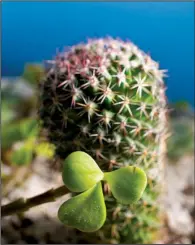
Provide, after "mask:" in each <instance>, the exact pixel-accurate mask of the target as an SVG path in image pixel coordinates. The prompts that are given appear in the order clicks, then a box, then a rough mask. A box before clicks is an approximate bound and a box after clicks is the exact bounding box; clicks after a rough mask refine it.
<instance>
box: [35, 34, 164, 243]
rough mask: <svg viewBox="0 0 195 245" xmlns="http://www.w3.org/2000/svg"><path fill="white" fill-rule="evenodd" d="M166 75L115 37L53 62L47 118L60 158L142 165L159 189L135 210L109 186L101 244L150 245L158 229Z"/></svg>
mask: <svg viewBox="0 0 195 245" xmlns="http://www.w3.org/2000/svg"><path fill="white" fill-rule="evenodd" d="M163 76H164V71H163V70H159V67H158V63H156V62H154V61H153V60H152V59H151V58H150V56H148V55H147V54H145V53H144V52H142V51H141V50H139V49H138V48H137V47H136V46H135V45H134V44H133V43H131V42H124V41H121V40H115V39H112V38H105V39H95V40H89V41H88V42H87V43H86V44H79V45H76V46H73V47H71V48H70V49H69V50H68V51H67V52H63V53H59V54H57V56H56V58H55V59H54V60H51V61H48V67H47V72H46V76H45V78H44V79H43V81H42V83H41V87H40V93H41V96H40V98H41V100H40V109H39V115H40V118H41V120H42V123H43V128H45V129H46V130H47V133H48V138H49V140H50V141H51V142H52V143H53V144H54V145H55V146H56V154H57V155H58V156H60V157H61V158H62V159H64V158H65V157H67V155H68V154H70V153H71V152H74V151H84V152H86V153H88V154H89V155H91V156H92V157H93V158H94V160H95V161H96V162H97V164H98V165H99V167H100V168H101V170H102V171H113V170H115V169H118V168H121V167H123V166H128V165H134V166H138V167H141V168H142V169H143V170H144V171H146V173H147V177H148V178H149V180H150V181H149V183H151V184H150V186H147V191H146V194H145V199H144V196H143V198H142V199H141V200H140V201H139V202H138V203H137V204H134V205H133V206H131V207H129V206H128V205H119V204H117V202H116V201H115V200H114V198H113V197H112V195H111V194H110V192H109V189H108V188H107V185H105V190H104V195H105V198H106V206H107V212H108V216H107V220H106V223H105V225H104V226H103V228H102V229H100V230H99V231H98V232H97V233H96V235H97V237H98V239H99V241H100V242H103V243H104V242H105V243H115V242H116V243H121V242H123V243H125V242H126V241H127V242H128V243H145V242H150V241H151V236H150V235H151V234H153V230H155V229H158V222H157V216H158V215H157V214H156V212H157V210H158V208H157V205H156V199H157V197H156V193H157V191H156V189H158V188H157V187H156V185H157V183H159V181H158V180H157V177H159V175H160V172H159V171H160V168H161V166H162V157H163V151H164V150H163V149H164V147H163V145H164V144H163V141H164V138H165V137H164V135H165V130H164V129H165V121H166V120H165V119H166V117H165V112H166V99H165V93H164V92H165V88H164V83H163ZM154 170H156V171H157V177H156V176H154V175H153V173H154ZM154 196H155V197H154ZM143 203H144V204H145V205H143ZM117 210H118V211H117ZM151 210H152V211H151ZM129 213H131V214H132V215H131V217H129V215H128V214H129ZM138 230H139V232H138ZM145 232H146V233H147V235H143V234H144V233H145ZM87 237H88V238H89V234H88V235H87ZM92 237H95V235H94V234H93V235H92ZM113 241H114V242H113Z"/></svg>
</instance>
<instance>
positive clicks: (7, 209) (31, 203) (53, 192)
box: [1, 186, 70, 216]
mask: <svg viewBox="0 0 195 245" xmlns="http://www.w3.org/2000/svg"><path fill="white" fill-rule="evenodd" d="M69 192H70V191H69V190H68V189H67V188H66V187H65V186H60V187H58V188H57V189H50V190H49V191H46V192H44V193H43V194H40V195H37V196H34V197H31V198H27V199H26V198H19V199H18V200H16V201H13V202H11V203H9V204H6V205H3V206H1V216H8V215H12V214H16V213H21V212H25V211H27V210H28V209H30V208H32V207H35V206H38V205H41V204H44V203H48V202H54V201H56V198H58V197H61V196H63V195H65V194H68V193H69Z"/></svg>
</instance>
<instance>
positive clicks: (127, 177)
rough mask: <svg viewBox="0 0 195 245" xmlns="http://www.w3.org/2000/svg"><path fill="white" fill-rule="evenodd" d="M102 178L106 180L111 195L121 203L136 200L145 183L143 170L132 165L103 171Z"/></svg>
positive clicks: (139, 196)
mask: <svg viewBox="0 0 195 245" xmlns="http://www.w3.org/2000/svg"><path fill="white" fill-rule="evenodd" d="M104 180H106V181H107V182H108V184H109V186H110V189H111V192H112V194H113V196H114V197H115V198H116V199H117V200H118V201H119V202H121V203H123V204H131V203H134V202H136V201H138V200H139V199H140V198H141V196H142V194H143V192H144V190H145V188H146V184H147V177H146V174H145V172H144V171H143V170H142V169H140V168H137V167H134V166H128V167H124V168H120V169H118V170H115V171H113V172H109V173H105V174H104Z"/></svg>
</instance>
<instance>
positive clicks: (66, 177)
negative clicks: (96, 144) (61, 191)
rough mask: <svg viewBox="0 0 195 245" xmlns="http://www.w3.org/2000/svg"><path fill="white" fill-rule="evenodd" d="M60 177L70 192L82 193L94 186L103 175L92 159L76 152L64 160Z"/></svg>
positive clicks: (83, 153)
mask: <svg viewBox="0 0 195 245" xmlns="http://www.w3.org/2000/svg"><path fill="white" fill-rule="evenodd" d="M62 176H63V181H64V184H65V185H66V186H67V188H68V189H69V190H70V191H72V192H82V191H85V190H87V189H89V188H91V187H92V186H94V185H95V184H96V183H97V182H99V181H100V180H101V179H102V178H103V176H104V175H103V173H102V171H101V169H100V168H99V167H98V165H97V164H96V162H95V161H94V160H93V158H92V157H90V156H89V155H88V154H86V153H85V152H81V151H77V152H73V153H71V154H70V155H69V156H68V157H67V158H66V159H65V161H64V164H63V174H62Z"/></svg>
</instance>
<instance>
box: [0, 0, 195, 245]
mask: <svg viewBox="0 0 195 245" xmlns="http://www.w3.org/2000/svg"><path fill="white" fill-rule="evenodd" d="M105 36H112V37H114V38H115V37H119V38H121V39H123V40H131V41H132V42H134V43H135V44H136V45H137V46H138V47H139V48H140V49H142V50H144V51H145V52H146V53H149V54H150V55H151V56H152V58H153V59H154V60H156V61H157V62H159V63H160V68H161V69H167V70H168V73H167V74H168V77H167V78H166V79H165V83H166V87H167V93H166V94H167V99H168V103H169V112H170V113H169V117H170V132H171V136H170V137H169V139H168V152H167V166H166V170H165V172H166V181H167V183H168V194H167V195H166V197H164V203H165V209H166V211H167V230H168V232H167V235H166V236H165V237H164V238H162V241H161V242H162V243H166V242H170V241H171V242H173V243H176V244H177V243H182V242H183V243H186V244H190V243H192V242H193V241H195V239H194V234H193V227H194V216H195V210H194V175H193V168H194V164H193V163H194V137H193V136H194V3H193V2H175V3H174V2H120V3H119V2H110V3H109V2H91V3H90V2H17V1H15V2H3V3H2V66H1V75H2V79H1V90H2V91H1V100H2V104H1V123H2V129H1V132H2V142H1V143H2V144H1V151H2V156H1V178H2V183H3V185H2V195H3V198H2V203H7V202H9V201H11V200H14V199H15V198H18V197H20V196H26V197H30V196H34V195H36V194H39V193H42V192H44V191H46V190H48V189H49V188H52V187H55V186H56V187H57V186H59V185H60V183H61V176H60V173H59V171H58V169H57V167H56V163H55V159H54V158H53V155H54V150H53V146H52V145H50V144H49V143H48V142H47V141H46V140H40V137H41V136H40V134H39V127H38V122H37V120H36V106H37V85H38V81H39V80H40V79H41V77H42V76H43V71H44V67H43V62H44V60H48V59H52V58H53V57H54V56H55V54H56V49H59V50H60V51H62V50H63V49H64V47H67V46H71V45H75V44H77V43H79V42H85V41H86V40H87V38H98V37H105ZM37 159H38V160H37ZM51 166H52V167H51ZM29 169H30V170H31V171H29ZM51 173H52V174H51ZM178 183H180V184H178ZM59 203H60V200H59V202H56V203H55V204H48V205H43V207H42V206H41V207H40V208H36V210H32V211H29V212H27V214H26V215H24V216H22V217H20V218H18V217H11V218H6V219H4V220H3V222H2V243H3V244H6V243H41V242H42V243H66V242H70V241H68V240H67V237H68V236H67V234H65V232H64V229H63V227H61V226H60V224H59V222H58V221H57V220H56V213H55V212H56V207H58V206H59ZM35 219H36V220H37V219H41V222H38V223H39V224H38V223H37V222H36V225H35ZM51 220H52V222H51ZM51 223H52V224H55V227H56V229H58V233H59V234H60V235H59V237H58V238H56V237H55V236H53V235H52V234H54V233H55V232H56V230H55V229H53V227H54V226H52V225H51ZM41 227H42V228H44V229H42V228H41ZM60 229H61V231H62V232H61V233H60V232H59V231H60ZM52 239H53V240H52ZM171 239H172V240H171Z"/></svg>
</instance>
